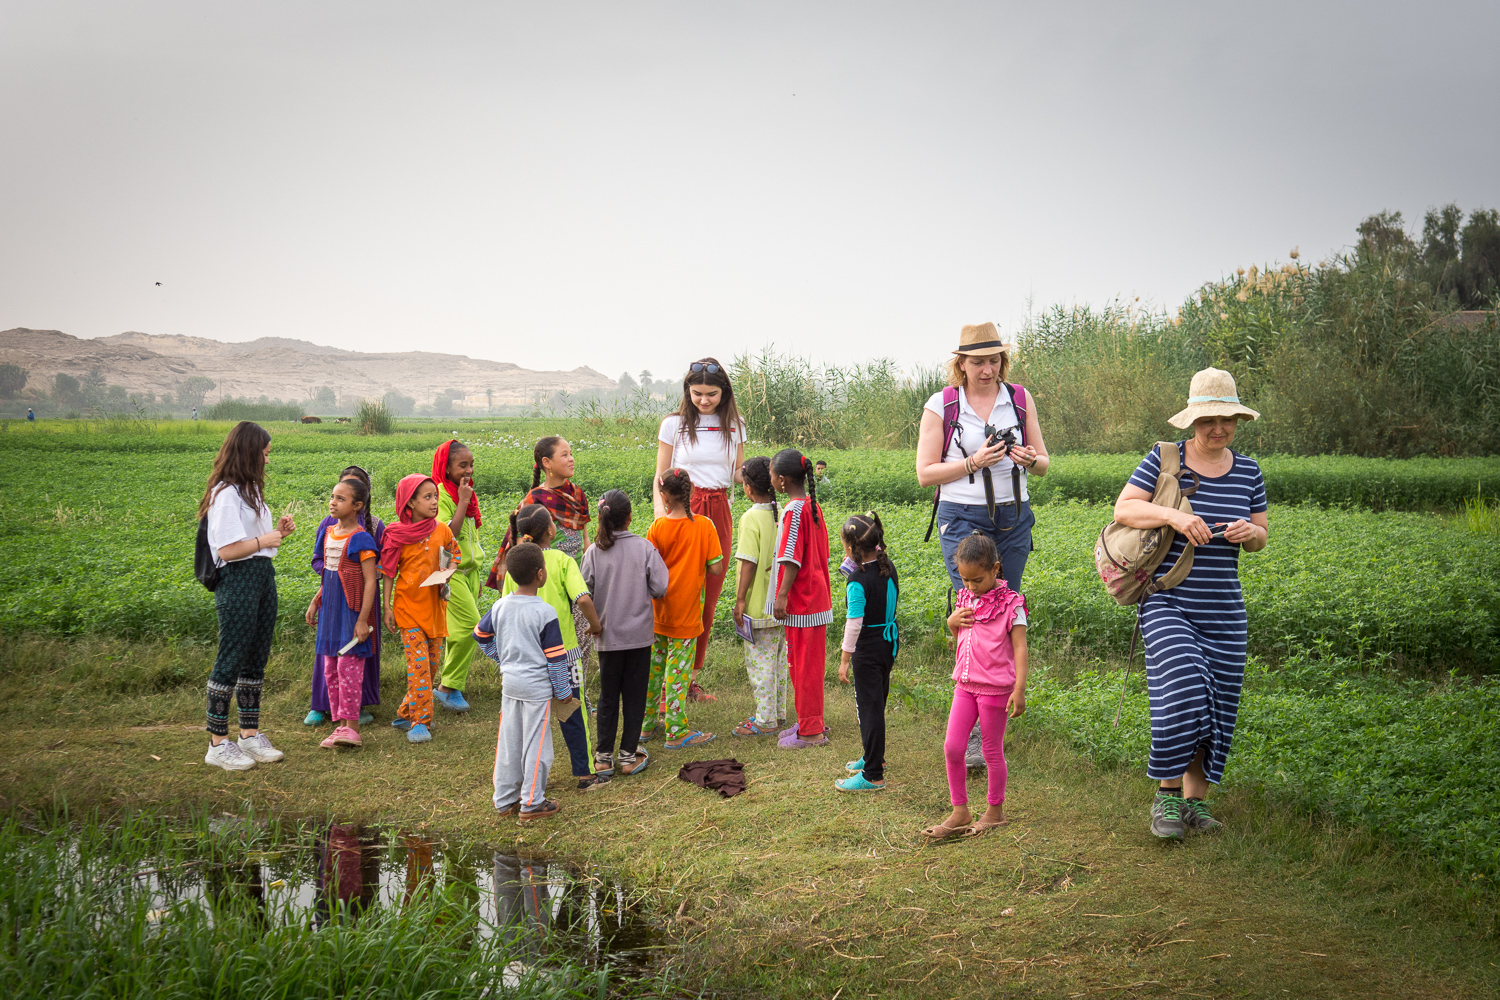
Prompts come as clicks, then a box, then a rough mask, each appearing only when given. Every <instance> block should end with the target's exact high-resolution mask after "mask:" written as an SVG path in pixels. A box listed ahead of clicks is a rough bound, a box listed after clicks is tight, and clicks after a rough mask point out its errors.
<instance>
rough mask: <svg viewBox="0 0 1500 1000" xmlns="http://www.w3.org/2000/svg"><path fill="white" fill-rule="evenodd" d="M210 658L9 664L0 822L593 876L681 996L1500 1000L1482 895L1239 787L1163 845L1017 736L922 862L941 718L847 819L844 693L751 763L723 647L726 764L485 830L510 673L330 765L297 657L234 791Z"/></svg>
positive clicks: (101, 655)
mask: <svg viewBox="0 0 1500 1000" xmlns="http://www.w3.org/2000/svg"><path fill="white" fill-rule="evenodd" d="M211 655H212V648H211V647H205V646H191V645H190V646H168V645H165V644H163V645H151V644H136V645H125V644H111V643H104V642H99V641H94V640H90V641H79V642H72V643H68V642H59V641H53V640H30V639H17V638H13V637H7V638H4V639H0V723H3V724H0V796H3V802H0V805H3V807H4V808H6V809H9V810H13V811H22V812H33V811H34V812H48V811H51V810H53V809H54V808H56V807H57V806H59V805H61V804H62V803H64V802H66V804H67V806H68V807H69V808H71V809H75V810H76V809H79V808H94V807H97V808H100V809H103V810H106V811H120V810H133V809H143V808H144V809H157V810H164V811H184V810H187V809H188V808H197V809H224V810H239V809H241V808H243V807H245V806H246V805H247V804H248V805H251V806H253V807H254V808H255V809H256V810H258V811H262V812H266V811H270V812H275V813H279V814H281V815H284V816H288V817H319V818H321V817H324V816H328V815H336V816H338V817H339V818H341V819H344V820H349V819H363V820H367V821H380V822H386V823H390V824H394V825H397V826H400V827H406V828H411V829H425V830H428V831H433V832H438V833H442V834H445V835H449V836H457V837H465V836H466V837H473V838H477V839H482V840H484V841H486V842H489V843H493V844H495V845H497V846H498V845H510V844H512V843H521V844H524V846H526V847H529V848H532V849H544V850H546V851H548V852H556V853H558V854H563V855H572V856H575V857H587V858H589V859H591V860H593V861H595V862H597V863H599V864H601V865H604V866H607V867H609V868H612V869H615V870H617V871H619V872H620V873H622V874H623V875H625V876H627V877H628V878H629V879H631V880H633V881H634V882H635V883H636V884H637V885H638V886H639V887H640V888H641V889H643V890H645V891H647V892H648V893H649V894H650V895H651V896H653V897H654V898H655V901H656V906H657V907H658V910H659V912H660V913H661V914H662V919H663V920H664V921H665V922H666V923H668V924H669V925H670V928H671V931H672V933H673V936H674V938H675V939H676V940H677V941H678V942H679V943H680V945H681V947H679V948H678V949H676V951H675V952H674V953H673V954H674V957H673V958H672V959H671V962H672V963H673V964H674V965H675V975H676V976H677V977H680V978H681V979H683V980H684V981H685V982H702V983H704V984H705V985H706V986H707V987H708V988H709V990H710V991H712V992H715V993H719V994H721V995H756V996H764V995H774V996H797V997H814V996H822V997H831V996H833V995H834V994H835V993H836V992H837V993H839V994H840V995H841V996H843V997H860V996H866V995H877V996H882V997H913V998H916V997H921V998H943V997H950V996H954V995H955V994H964V993H973V992H974V991H976V990H977V991H979V993H980V994H981V995H983V994H988V993H997V992H1010V993H1014V994H1017V995H1033V994H1034V995H1041V996H1088V995H1096V996H1127V997H1142V996H1167V995H1172V996H1199V997H1239V996H1273V997H1279V996H1287V995H1290V996H1320V997H1327V996H1337V997H1343V996H1348V997H1409V996H1424V997H1430V996H1431V997H1436V996H1441V997H1448V996H1452V997H1469V996H1473V997H1479V996H1493V995H1495V991H1496V989H1497V987H1500V978H1497V965H1500V947H1497V943H1496V941H1495V940H1494V938H1493V936H1492V930H1491V929H1492V928H1493V924H1492V923H1491V922H1490V920H1491V917H1492V914H1490V912H1489V910H1488V909H1485V907H1486V906H1492V905H1493V898H1492V897H1484V896H1476V895H1474V894H1472V893H1470V892H1468V891H1467V889H1466V887H1464V886H1460V885H1458V884H1456V883H1455V882H1454V880H1453V879H1452V878H1451V877H1450V876H1446V875H1444V874H1442V873H1441V872H1439V871H1437V870H1435V869H1433V868H1432V867H1430V866H1428V865H1427V864H1425V863H1424V861H1423V860H1422V859H1421V858H1420V857H1416V856H1414V855H1412V854H1410V853H1402V852H1398V851H1394V850H1392V849H1391V848H1389V847H1388V846H1387V845H1385V844H1383V843H1382V842H1380V841H1378V840H1376V839H1374V838H1371V837H1370V836H1369V835H1367V834H1365V833H1362V832H1361V831H1359V830H1351V829H1346V828H1342V827H1338V826H1334V825H1331V824H1328V823H1326V822H1324V821H1322V820H1320V819H1318V818H1316V817H1309V816H1306V815H1299V814H1296V813H1293V812H1291V811H1289V810H1287V809H1284V808H1282V807H1280V806H1278V805H1277V804H1276V803H1274V802H1271V801H1266V800H1264V799H1262V798H1260V797H1259V796H1258V795H1257V794H1256V793H1255V792H1254V791H1253V790H1251V789H1245V788H1238V789H1236V788H1230V789H1227V790H1225V791H1224V792H1222V793H1221V794H1219V795H1218V796H1217V798H1216V803H1217V811H1218V813H1219V815H1220V816H1221V817H1222V818H1223V819H1224V820H1225V821H1226V824H1227V828H1226V830H1225V831H1224V832H1223V833H1222V834H1220V835H1218V836H1213V837H1198V838H1195V839H1192V840H1190V841H1189V842H1188V843H1186V844H1183V845H1165V844H1162V843H1159V842H1157V841H1155V840H1154V839H1153V838H1152V837H1151V836H1150V835H1149V834H1148V832H1147V830H1146V824H1145V810H1146V804H1147V802H1148V801H1149V795H1150V788H1149V786H1148V785H1147V783H1146V782H1145V781H1144V780H1143V779H1141V778H1140V776H1139V775H1137V774H1134V773H1126V772H1123V771H1119V770H1114V769H1100V768H1096V767H1095V766H1093V765H1092V764H1091V763H1090V762H1089V761H1088V760H1086V759H1084V758H1081V757H1079V756H1078V755H1077V754H1076V753H1075V752H1073V751H1072V750H1070V749H1068V748H1067V747H1065V746H1064V745H1063V744H1062V743H1061V742H1059V741H1058V740H1056V739H1054V738H1052V737H1049V736H1048V735H1047V734H1045V733H1040V732H1038V731H1036V729H1035V728H1034V726H1032V725H1029V724H1028V723H1027V721H1026V720H1023V721H1022V722H1021V723H1019V724H1017V725H1015V726H1014V727H1013V729H1012V732H1011V734H1010V737H1011V738H1010V741H1009V747H1008V750H1007V753H1008V758H1009V761H1010V787H1009V793H1008V800H1007V805H1008V810H1009V812H1010V819H1011V823H1010V825H1009V826H1008V827H1006V828H1004V829H1001V830H997V831H994V832H992V833H991V834H990V835H988V836H987V837H985V838H983V839H980V840H977V841H973V842H966V843H950V844H945V845H940V846H938V845H930V844H927V843H924V842H923V841H922V840H921V838H920V837H919V836H917V834H916V830H917V829H918V828H919V827H921V826H924V825H927V824H929V823H932V822H936V821H937V820H939V819H941V818H942V817H943V816H944V815H945V814H946V811H947V802H946V784H945V782H944V779H943V774H942V760H941V754H940V752H939V742H940V740H941V733H942V729H943V724H944V720H943V719H942V717H941V716H940V715H936V714H934V713H931V712H922V713H918V712H913V711H910V710H898V711H895V712H893V713H892V714H891V717H890V742H891V750H890V754H889V756H890V775H889V788H888V789H887V791H885V792H882V793H880V794H878V795H867V796H843V795H838V794H836V793H835V792H834V791H833V789H832V781H833V779H834V778H836V777H838V776H840V775H841V774H842V766H841V765H842V763H843V761H845V760H847V759H849V758H852V757H857V756H859V748H858V739H857V728H856V726H855V721H854V710H853V699H852V697H851V696H850V694H849V693H848V692H847V691H846V690H834V689H830V691H829V701H828V703H829V710H828V712H829V718H830V725H831V726H832V727H833V729H834V747H833V748H832V749H829V750H816V751H801V752H788V751H778V750H775V749H774V748H773V746H772V745H771V743H770V741H769V739H768V738H761V739H755V740H741V739H736V738H733V737H731V736H729V735H727V734H728V730H729V729H730V728H731V727H732V725H733V724H734V722H735V721H737V720H738V719H740V718H743V717H744V716H745V715H746V714H747V713H748V711H749V709H750V707H751V706H750V696H749V693H748V690H747V685H746V684H745V682H744V675H743V672H742V671H741V668H740V665H739V660H738V654H737V653H736V652H733V651H725V652H724V654H723V655H722V656H720V657H718V660H719V662H718V665H717V666H716V667H712V668H711V674H710V677H709V687H710V688H711V689H712V690H715V691H717V692H719V693H720V694H721V696H722V700H720V701H719V702H717V703H715V704H711V705H708V706H703V707H701V709H700V710H699V711H697V712H695V713H694V715H693V722H694V724H695V725H698V726H703V727H706V728H708V729H711V730H713V731H716V732H719V733H720V734H723V735H721V737H720V739H719V741H718V742H717V743H715V744H713V745H711V746H710V747H708V748H706V749H703V750H699V751H696V752H689V753H683V752H672V751H660V750H658V752H657V757H656V761H655V763H654V764H653V765H652V767H651V769H650V770H648V771H647V772H645V773H644V774H643V775H641V776H640V777H638V778H633V779H622V780H619V781H616V782H615V783H613V784H612V785H611V786H610V787H609V788H608V789H606V790H604V791H602V792H599V793H593V794H589V795H583V794H580V793H578V792H575V791H573V790H572V787H571V786H572V783H571V782H570V781H569V780H568V778H567V773H566V772H567V765H566V755H565V754H564V753H563V752H562V747H561V744H560V742H559V745H558V751H559V765H560V766H556V767H554V770H553V791H554V794H555V797H557V798H560V799H561V801H562V802H563V803H564V811H563V813H562V814H561V816H559V817H558V819H556V820H554V821H548V822H547V823H545V824H538V826H537V827H534V828H526V829H523V828H521V827H520V826H519V825H518V824H516V823H515V822H513V821H500V820H496V819H495V818H494V816H493V815H492V812H491V810H490V805H489V788H488V785H489V772H490V762H491V759H492V755H493V746H494V734H493V728H492V727H493V725H494V719H495V708H496V704H497V700H498V697H497V696H498V685H497V682H496V678H495V676H494V672H493V668H490V669H488V670H486V669H479V670H478V671H477V672H476V676H475V680H474V681H473V682H472V683H471V689H470V691H469V697H470V700H471V701H472V702H473V703H474V704H475V710H474V711H473V712H472V713H471V714H469V715H468V716H466V717H464V718H460V719H455V718H453V717H451V716H443V717H441V718H440V719H439V720H438V724H437V726H436V729H435V739H434V741H433V742H432V743H430V744H427V745H425V746H412V745H409V744H407V743H406V742H405V739H404V738H403V737H402V736H401V734H400V733H398V732H396V731H395V730H393V729H392V728H390V727H389V725H387V722H388V721H389V719H390V714H391V709H392V707H393V706H394V704H395V703H396V702H397V701H398V700H399V692H400V679H399V676H398V675H397V674H396V672H395V670H394V664H388V665H387V674H386V677H385V684H384V688H383V697H384V698H385V701H386V704H385V706H384V707H383V708H382V710H381V711H380V712H379V713H378V716H379V718H378V720H377V723H376V724H375V725H373V726H370V727H368V728H367V730H366V733H367V736H366V740H367V742H366V746H365V747H364V749H362V750H360V751H357V752H340V753H334V752H331V751H327V750H322V749H320V748H318V746H317V740H318V739H319V738H320V737H321V736H322V735H323V733H324V732H325V731H326V730H320V731H319V732H318V733H317V734H314V733H313V732H311V731H309V730H305V729H303V728H302V726H301V725H300V720H301V717H302V715H303V713H304V712H305V711H306V695H305V686H306V677H307V669H308V668H307V663H308V662H309V660H310V656H309V653H308V649H307V647H305V646H290V647H282V648H281V651H279V652H278V653H277V655H276V656H275V658H274V659H273V661H272V664H271V669H270V671H269V673H268V677H269V683H268V688H267V695H266V700H265V705H264V725H265V727H266V729H267V730H268V731H269V732H271V733H272V734H273V737H274V738H275V740H276V742H277V744H278V745H279V746H281V747H282V748H283V749H285V750H286V751H287V755H288V756H287V759H286V761H284V762H282V763H280V764H276V765H270V766H262V767H260V768H257V769H255V770H254V771H250V772H248V773H245V774H239V775H229V774H225V773H223V772H221V771H217V770H214V769H210V768H208V767H206V766H204V765H203V763H202V752H203V746H204V744H205V739H204V736H203V733H202V731H201V728H200V727H201V711H202V705H201V693H200V690H199V687H198V683H199V681H200V680H201V678H202V677H203V675H204V674H205V673H206V669H207V665H208V663H209V661H210V658H211ZM186 674H191V679H184V676H185V675H186ZM658 747H659V744H658ZM715 756H734V757H737V758H738V759H739V760H741V761H743V762H745V764H746V773H747V775H748V776H749V777H750V785H749V788H748V789H747V791H746V792H745V793H744V794H743V795H741V796H739V797H737V798H735V799H730V800H723V799H720V798H718V797H717V796H715V795H713V794H711V793H708V792H705V791H703V790H701V789H699V788H696V787H694V786H692V785H688V784H686V783H684V782H681V781H678V780H677V779H676V768H677V765H678V764H679V763H680V762H682V761H685V760H687V759H694V758H705V757H715ZM157 758H160V759H159V760H158V759H157ZM981 780H982V779H976V780H975V781H971V786H970V787H971V796H972V797H973V798H974V800H975V801H979V800H980V799H981V798H982V795H983V788H982V784H981ZM1486 899H1488V900H1489V902H1488V904H1487V903H1486V902H1485V900H1486ZM1283 991H1285V992H1283Z"/></svg>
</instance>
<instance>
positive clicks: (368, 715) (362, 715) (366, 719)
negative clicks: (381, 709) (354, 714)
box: [359, 708, 375, 726]
mask: <svg viewBox="0 0 1500 1000" xmlns="http://www.w3.org/2000/svg"><path fill="white" fill-rule="evenodd" d="M374 721H375V713H374V712H372V711H370V710H369V709H368V708H362V709H360V710H359V724H360V725H361V726H368V725H369V724H370V723H372V722H374Z"/></svg>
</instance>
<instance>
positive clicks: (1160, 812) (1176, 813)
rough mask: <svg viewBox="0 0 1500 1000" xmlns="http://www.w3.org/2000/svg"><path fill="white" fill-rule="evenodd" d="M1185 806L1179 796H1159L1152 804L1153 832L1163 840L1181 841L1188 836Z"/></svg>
mask: <svg viewBox="0 0 1500 1000" xmlns="http://www.w3.org/2000/svg"><path fill="white" fill-rule="evenodd" d="M1184 806H1185V803H1184V801H1183V800H1182V798H1181V797H1179V796H1176V795H1160V794H1158V795H1157V796H1156V801H1155V802H1152V803H1151V832H1152V833H1154V834H1155V835H1156V836H1158V837H1161V838H1162V839H1163V840H1181V839H1182V838H1183V837H1184V836H1185V835H1186V834H1187V826H1186V824H1185V823H1184V822H1183V819H1182V814H1183V812H1184V811H1185V810H1184Z"/></svg>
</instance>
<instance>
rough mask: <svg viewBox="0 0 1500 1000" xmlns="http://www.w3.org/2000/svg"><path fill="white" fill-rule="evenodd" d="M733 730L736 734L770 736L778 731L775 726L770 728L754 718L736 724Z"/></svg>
mask: <svg viewBox="0 0 1500 1000" xmlns="http://www.w3.org/2000/svg"><path fill="white" fill-rule="evenodd" d="M731 732H732V733H733V734H734V735H735V736H770V735H772V734H774V733H775V732H776V729H775V727H774V726H773V727H770V728H767V727H764V726H760V725H758V724H757V723H756V721H755V720H754V719H746V720H745V721H744V722H741V723H740V724H739V725H738V726H735V727H734V729H732V730H731Z"/></svg>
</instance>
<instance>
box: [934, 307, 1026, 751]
mask: <svg viewBox="0 0 1500 1000" xmlns="http://www.w3.org/2000/svg"><path fill="white" fill-rule="evenodd" d="M1015 349H1016V345H1015V344H1012V343H1006V342H1004V341H1002V340H1001V339H1000V331H999V329H998V328H997V327H996V326H995V324H994V323H979V324H977V325H974V326H966V327H964V328H963V329H961V330H960V331H959V334H958V349H957V350H956V351H954V352H953V358H952V360H950V361H949V362H948V383H949V385H948V388H947V389H944V390H942V391H941V392H935V393H933V394H932V397H931V398H930V399H928V400H927V405H926V406H925V407H924V408H923V410H922V423H921V426H920V428H919V431H918V435H917V481H918V482H919V483H921V484H922V485H923V486H936V487H937V493H936V495H935V497H934V501H933V521H932V524H931V525H929V527H928V529H927V532H928V535H929V537H930V536H931V534H932V530H933V528H934V527H935V528H937V531H938V542H939V544H940V545H941V546H942V548H943V562H944V563H945V564H946V566H947V568H948V579H949V580H950V581H952V583H953V589H954V590H962V589H963V581H962V580H961V579H959V576H958V563H957V561H956V560H955V559H954V554H955V553H956V552H957V551H958V543H959V542H962V541H963V540H964V539H965V538H967V537H968V536H969V535H972V534H973V533H974V532H976V531H978V532H980V533H982V534H985V535H988V536H989V537H990V538H992V539H994V541H995V549H996V550H997V551H998V552H999V553H1000V568H1001V570H1002V571H1003V572H1004V574H1005V582H1006V584H1007V585H1008V586H1009V587H1010V589H1011V590H1014V591H1015V592H1016V593H1020V592H1021V574H1022V573H1023V572H1024V571H1025V569H1026V560H1027V558H1028V557H1029V556H1030V555H1031V526H1032V523H1033V522H1034V520H1035V518H1034V517H1033V516H1032V513H1031V503H1030V497H1029V494H1028V493H1027V489H1026V479H1027V476H1031V475H1036V476H1042V475H1046V473H1047V463H1048V461H1049V460H1048V457H1047V445H1046V443H1045V442H1044V441H1043V440H1042V426H1041V424H1040V423H1039V422H1038V420H1037V415H1036V404H1035V402H1034V400H1033V399H1032V397H1031V394H1030V393H1029V392H1027V391H1026V389H1025V387H1024V386H1020V385H1013V384H1011V383H1008V382H1006V381H1005V376H1006V374H1007V373H1008V372H1009V371H1010V359H1011V355H1012V354H1014V353H1015ZM990 430H994V431H997V432H999V437H998V438H996V439H995V443H994V444H991V443H990V441H991V439H992V437H993V435H991V434H990V433H989V431H990ZM1007 435H1008V436H1009V437H1007ZM966 763H967V764H968V766H969V767H971V768H980V767H984V766H986V765H985V761H984V754H983V749H982V743H981V740H980V733H979V726H978V725H977V724H976V725H975V727H974V731H973V732H972V733H970V734H969V749H968V753H967V755H966Z"/></svg>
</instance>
